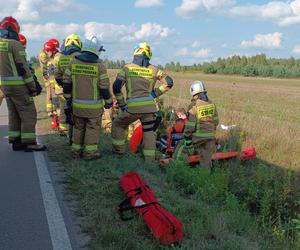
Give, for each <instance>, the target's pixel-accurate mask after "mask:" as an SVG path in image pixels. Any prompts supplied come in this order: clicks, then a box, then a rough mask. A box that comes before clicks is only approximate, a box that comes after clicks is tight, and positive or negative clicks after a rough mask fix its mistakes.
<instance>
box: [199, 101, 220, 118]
mask: <svg viewBox="0 0 300 250" xmlns="http://www.w3.org/2000/svg"><path fill="white" fill-rule="evenodd" d="M215 111H216V108H215V105H214V104H208V105H203V106H200V107H198V108H197V118H198V119H202V118H207V117H212V116H214V115H215Z"/></svg>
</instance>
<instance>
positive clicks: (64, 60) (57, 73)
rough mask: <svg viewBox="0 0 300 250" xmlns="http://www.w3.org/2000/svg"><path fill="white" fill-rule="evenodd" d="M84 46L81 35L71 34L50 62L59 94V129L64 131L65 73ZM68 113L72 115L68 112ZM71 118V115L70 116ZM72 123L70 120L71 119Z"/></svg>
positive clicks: (65, 130) (65, 105) (65, 125)
mask: <svg viewBox="0 0 300 250" xmlns="http://www.w3.org/2000/svg"><path fill="white" fill-rule="evenodd" d="M81 48H82V42H81V39H80V38H79V36H77V35H75V34H71V35H69V36H67V37H66V39H65V40H64V44H63V50H62V51H61V52H58V53H56V54H55V56H54V59H53V61H51V60H50V63H52V65H53V66H54V78H55V81H54V79H53V82H54V86H55V94H56V95H57V96H58V103H59V116H58V118H59V130H60V131H61V132H62V133H67V130H68V129H67V124H66V115H65V110H69V109H67V103H66V100H65V98H64V97H63V89H62V86H63V73H64V71H65V69H66V68H67V66H68V65H69V63H70V61H71V60H72V58H74V57H75V56H76V55H79V54H80V53H79V52H80V51H81ZM67 115H68V116H69V115H71V114H68V113H67ZM68 120H69V117H68ZM69 123H70V121H69Z"/></svg>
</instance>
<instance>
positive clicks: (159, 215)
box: [118, 172, 183, 245]
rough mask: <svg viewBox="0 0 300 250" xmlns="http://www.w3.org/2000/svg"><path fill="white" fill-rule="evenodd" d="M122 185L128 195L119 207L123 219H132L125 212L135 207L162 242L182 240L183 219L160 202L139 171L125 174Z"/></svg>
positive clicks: (168, 242)
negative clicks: (178, 217) (179, 218)
mask: <svg viewBox="0 0 300 250" xmlns="http://www.w3.org/2000/svg"><path fill="white" fill-rule="evenodd" d="M120 186H121V188H122V189H123V191H124V193H125V194H126V196H127V198H126V199H125V200H124V201H123V202H122V203H121V204H120V205H119V208H118V210H119V213H120V216H121V218H122V219H123V220H128V219H132V217H127V218H126V217H125V216H124V212H125V211H129V210H132V209H135V210H136V211H137V212H138V213H139V215H141V216H143V219H144V222H145V223H146V224H147V226H148V228H149V229H150V230H151V232H152V234H153V235H154V237H155V238H156V239H158V240H159V241H160V243H161V244H166V245H168V244H173V243H176V242H178V241H181V240H182V238H183V226H182V223H181V221H180V220H178V219H177V218H176V217H175V216H174V215H172V214H171V213H170V212H169V211H167V210H166V209H165V208H163V207H162V206H161V205H160V204H159V203H158V200H157V198H156V197H155V195H154V193H153V191H152V190H151V189H150V188H149V186H148V185H147V184H146V183H145V181H144V180H143V179H142V178H141V177H140V176H139V175H138V174H137V173H135V172H129V173H127V174H125V175H123V176H122V177H121V179H120Z"/></svg>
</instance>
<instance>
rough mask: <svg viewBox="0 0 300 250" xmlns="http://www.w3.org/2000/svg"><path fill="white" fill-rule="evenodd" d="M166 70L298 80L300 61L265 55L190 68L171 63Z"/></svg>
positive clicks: (219, 61)
mask: <svg viewBox="0 0 300 250" xmlns="http://www.w3.org/2000/svg"><path fill="white" fill-rule="evenodd" d="M164 69H166V70H171V71H177V72H184V71H201V72H204V73H206V74H225V75H243V76H252V77H255V76H261V77H276V78H296V77H300V59H295V58H293V57H291V58H288V59H278V58H267V57H266V55H265V54H258V55H255V56H250V57H246V56H239V55H234V56H231V57H228V58H218V59H217V60H216V61H213V62H206V63H203V64H200V63H199V64H193V65H190V66H182V65H180V63H179V62H177V63H174V62H170V63H167V64H166V65H165V67H164Z"/></svg>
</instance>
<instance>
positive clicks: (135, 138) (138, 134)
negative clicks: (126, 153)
mask: <svg viewBox="0 0 300 250" xmlns="http://www.w3.org/2000/svg"><path fill="white" fill-rule="evenodd" d="M142 140H143V127H142V125H139V126H138V127H136V129H135V130H134V131H133V133H132V136H131V138H130V141H129V149H130V152H131V153H134V154H135V153H136V152H137V151H138V147H139V145H140V144H141V143H142Z"/></svg>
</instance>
